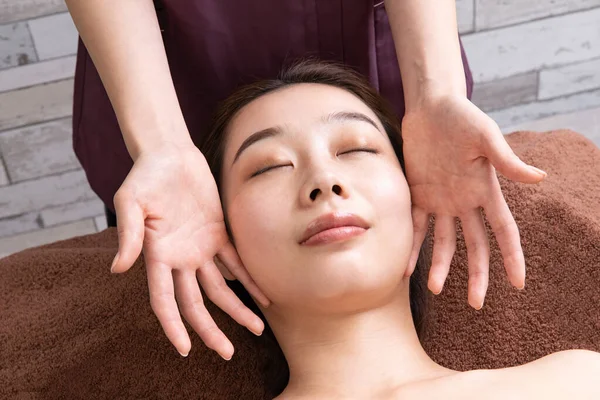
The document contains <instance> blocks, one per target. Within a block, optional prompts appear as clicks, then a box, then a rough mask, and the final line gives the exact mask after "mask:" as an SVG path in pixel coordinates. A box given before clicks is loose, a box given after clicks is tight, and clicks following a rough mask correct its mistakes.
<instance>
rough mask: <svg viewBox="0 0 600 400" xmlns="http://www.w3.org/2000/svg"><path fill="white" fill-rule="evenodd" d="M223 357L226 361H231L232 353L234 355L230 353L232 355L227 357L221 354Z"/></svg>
mask: <svg viewBox="0 0 600 400" xmlns="http://www.w3.org/2000/svg"><path fill="white" fill-rule="evenodd" d="M221 357H223V360H225V361H229V360H231V357H233V354H232V355H230V356H229V358H225V357H224V356H221Z"/></svg>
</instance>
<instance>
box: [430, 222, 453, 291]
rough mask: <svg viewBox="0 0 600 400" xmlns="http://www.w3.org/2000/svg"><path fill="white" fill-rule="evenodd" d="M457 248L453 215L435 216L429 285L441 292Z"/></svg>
mask: <svg viewBox="0 0 600 400" xmlns="http://www.w3.org/2000/svg"><path fill="white" fill-rule="evenodd" d="M455 250H456V222H455V219H454V217H453V216H451V215H437V214H436V216H435V231H434V241H433V257H432V260H431V269H430V270H429V283H428V285H427V286H428V287H429V290H431V291H432V292H433V293H435V294H440V293H441V291H442V288H443V287H444V282H446V278H447V277H448V271H450V263H451V262H452V257H453V256H454V251H455Z"/></svg>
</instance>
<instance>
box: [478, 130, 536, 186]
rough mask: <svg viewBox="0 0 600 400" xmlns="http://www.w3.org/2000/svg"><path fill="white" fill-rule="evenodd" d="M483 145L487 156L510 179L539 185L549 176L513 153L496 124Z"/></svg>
mask: <svg viewBox="0 0 600 400" xmlns="http://www.w3.org/2000/svg"><path fill="white" fill-rule="evenodd" d="M482 144H483V152H484V154H485V156H486V157H487V158H488V159H489V160H490V162H491V163H492V165H493V166H494V167H495V168H496V169H497V170H498V171H499V172H500V173H501V174H502V175H504V176H505V177H507V178H508V179H511V180H513V181H517V182H523V183H538V182H540V181H541V180H542V179H544V178H545V177H546V176H547V174H546V172H544V171H542V170H540V169H538V168H536V167H534V166H530V165H527V164H526V163H525V162H523V161H522V160H521V159H520V158H519V157H518V156H517V155H516V154H515V153H514V152H513V150H512V149H511V148H510V146H509V144H508V142H507V141H506V139H505V138H504V135H503V134H502V132H501V131H500V128H498V125H496V124H494V127H493V128H491V130H490V131H489V132H488V134H487V135H484V141H483V143H482Z"/></svg>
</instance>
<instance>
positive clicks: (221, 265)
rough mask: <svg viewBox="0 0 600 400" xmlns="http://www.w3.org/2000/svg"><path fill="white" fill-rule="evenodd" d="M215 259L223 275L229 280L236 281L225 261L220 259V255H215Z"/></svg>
mask: <svg viewBox="0 0 600 400" xmlns="http://www.w3.org/2000/svg"><path fill="white" fill-rule="evenodd" d="M213 261H214V262H215V265H216V266H217V268H218V269H219V272H220V273H221V275H223V276H224V277H225V279H227V280H229V281H235V276H233V275H232V274H231V272H229V270H228V269H227V267H226V266H225V265H223V262H222V261H221V260H219V257H217V256H215V258H214V259H213Z"/></svg>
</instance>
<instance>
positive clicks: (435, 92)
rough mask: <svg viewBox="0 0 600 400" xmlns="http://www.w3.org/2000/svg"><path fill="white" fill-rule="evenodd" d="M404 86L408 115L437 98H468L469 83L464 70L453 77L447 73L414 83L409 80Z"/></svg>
mask: <svg viewBox="0 0 600 400" xmlns="http://www.w3.org/2000/svg"><path fill="white" fill-rule="evenodd" d="M403 82H404V79H403ZM403 86H404V103H405V108H406V113H408V112H411V111H412V110H414V109H417V108H420V107H422V106H423V105H424V104H426V103H429V102H431V101H432V100H433V99H436V98H442V97H454V96H459V97H466V96H467V83H466V79H465V75H464V72H463V71H462V70H461V71H460V72H457V73H454V74H453V75H452V74H449V73H447V72H446V73H443V74H442V73H440V74H438V75H437V76H431V75H430V76H424V75H423V76H421V77H416V78H414V79H413V80H412V81H410V80H409V82H408V84H406V85H404V83H403Z"/></svg>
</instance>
